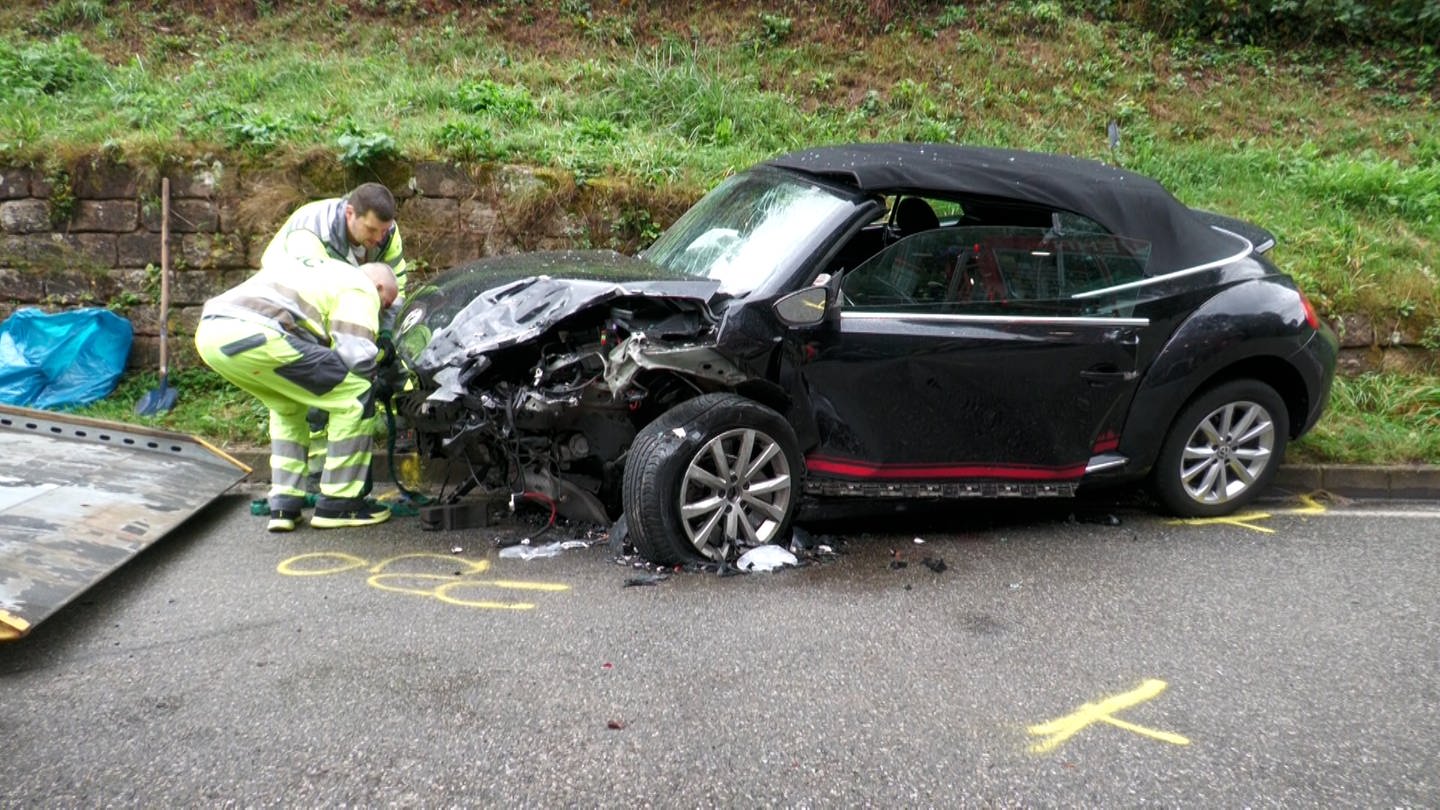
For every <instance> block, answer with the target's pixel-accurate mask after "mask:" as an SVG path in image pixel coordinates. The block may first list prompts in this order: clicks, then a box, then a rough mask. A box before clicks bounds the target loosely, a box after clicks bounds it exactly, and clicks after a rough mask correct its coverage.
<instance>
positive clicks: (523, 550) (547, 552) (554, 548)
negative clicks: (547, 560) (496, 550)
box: [500, 542, 565, 560]
mask: <svg viewBox="0 0 1440 810" xmlns="http://www.w3.org/2000/svg"><path fill="white" fill-rule="evenodd" d="M564 545H565V544H564V543H560V542H556V543H546V544H545V545H543V546H530V545H518V546H507V547H505V548H502V549H500V556H501V558H504V559H520V560H536V559H540V558H542V557H555V556H558V555H559V554H560V552H562V551H564V550H565V549H564Z"/></svg>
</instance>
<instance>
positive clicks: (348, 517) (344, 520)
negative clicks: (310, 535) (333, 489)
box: [310, 498, 390, 529]
mask: <svg viewBox="0 0 1440 810" xmlns="http://www.w3.org/2000/svg"><path fill="white" fill-rule="evenodd" d="M389 519H390V510H389V509H387V508H385V507H384V506H381V505H380V504H374V503H368V502H366V501H365V499H364V498H322V499H321V500H319V501H317V502H316V503H315V514H314V515H313V516H312V517H311V518H310V525H311V526H314V527H315V528H317V529H339V528H343V527H345V526H371V525H374V524H376V523H384V522H385V521H387V520H389Z"/></svg>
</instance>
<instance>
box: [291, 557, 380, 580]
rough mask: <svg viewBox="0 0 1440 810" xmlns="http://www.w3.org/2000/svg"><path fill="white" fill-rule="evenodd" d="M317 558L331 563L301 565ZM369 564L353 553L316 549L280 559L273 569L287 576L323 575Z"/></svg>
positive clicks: (351, 569)
mask: <svg viewBox="0 0 1440 810" xmlns="http://www.w3.org/2000/svg"><path fill="white" fill-rule="evenodd" d="M318 560H331V561H332V564H331V565H329V566H327V567H316V568H308V567H302V566H305V565H307V564H308V563H311V562H315V561H318ZM369 564H370V563H369V560H364V559H361V558H359V557H356V556H355V555H354V554H345V553H343V552H339V551H316V552H313V553H311V554H301V555H298V556H295V557H291V558H290V559H288V560H281V561H280V564H279V565H277V566H275V570H276V571H279V572H280V573H282V574H284V575H285V576H287V577H323V576H326V575H328V574H339V573H342V572H345V571H353V570H354V569H356V568H364V567H365V566H366V565H369Z"/></svg>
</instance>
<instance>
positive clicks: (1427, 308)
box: [0, 0, 1440, 461]
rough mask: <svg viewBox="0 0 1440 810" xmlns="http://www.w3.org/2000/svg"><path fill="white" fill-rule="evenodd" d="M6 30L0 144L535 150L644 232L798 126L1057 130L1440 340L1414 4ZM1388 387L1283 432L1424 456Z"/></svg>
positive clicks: (346, 8)
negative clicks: (1113, 134) (598, 182)
mask: <svg viewBox="0 0 1440 810" xmlns="http://www.w3.org/2000/svg"><path fill="white" fill-rule="evenodd" d="M602 6H605V7H608V8H611V9H612V10H609V11H602V10H600V9H601V7H602ZM0 32H4V33H0V163H17V162H18V163H32V164H34V165H40V166H47V167H49V166H56V167H59V166H63V165H65V159H66V157H67V156H76V155H84V154H92V153H94V152H95V151H97V150H102V149H103V150H104V151H106V152H107V153H110V154H113V155H117V156H122V157H124V158H125V159H127V160H130V161H133V162H140V163H147V162H148V163H151V164H161V163H165V162H170V161H176V160H179V159H182V158H190V157H196V156H202V155H207V154H216V153H220V154H224V155H226V159H227V160H232V161H241V160H243V161H253V162H256V163H263V164H266V165H293V164H295V163H298V162H300V161H301V160H303V159H304V157H305V156H306V155H313V154H314V153H315V152H316V151H317V150H318V151H321V152H325V153H329V154H332V155H334V156H335V157H336V159H338V160H340V161H341V162H343V163H344V164H346V165H347V166H365V165H369V164H372V163H374V162H376V161H381V160H385V159H388V158H392V157H397V156H398V157H403V158H410V159H415V158H430V157H440V158H447V159H453V160H460V161H486V162H489V161H504V162H515V163H526V164H532V165H538V166H549V167H556V168H561V169H564V170H567V171H569V172H570V173H572V174H573V175H574V177H575V179H576V181H577V182H580V183H583V182H587V181H588V180H589V179H591V178H597V177H605V178H608V179H610V180H611V181H613V182H621V183H626V184H628V185H629V187H631V188H632V189H634V190H636V191H635V193H634V194H630V195H627V200H631V202H630V203H627V206H628V207H627V216H628V217H630V218H631V219H632V220H633V222H632V224H633V225H634V226H635V227H636V229H637V230H638V231H640V232H643V233H645V234H653V233H656V232H658V229H659V228H663V227H664V226H665V225H666V224H668V223H667V222H665V221H657V218H656V217H654V216H653V215H652V213H651V212H647V211H645V203H644V200H645V197H644V194H645V193H653V194H654V195H656V196H657V198H658V197H659V196H661V195H665V196H667V197H668V198H669V199H674V198H675V196H676V195H677V193H679V194H681V195H684V194H690V195H695V194H698V193H699V192H700V191H702V190H704V189H705V188H707V187H709V186H710V185H713V184H714V183H715V182H716V181H718V180H719V179H720V178H722V177H723V176H725V175H726V174H728V173H730V172H733V171H735V170H737V169H739V168H742V167H744V166H748V165H750V164H752V163H754V162H756V161H758V160H761V159H763V158H765V157H768V156H771V155H773V154H776V153H778V152H781V151H784V150H788V149H792V148H798V147H801V146H806V145H813V144H817V143H833V142H838V141H847V140H937V141H953V142H966V143H975V144H985V145H999V146H1011V147H1020V148H1031V149H1042V150H1051V151H1060V152H1066V153H1070V154H1076V155H1080V156H1084V157H1091V158H1097V159H1101V160H1106V161H1109V162H1113V163H1118V164H1120V165H1123V166H1126V167H1130V168H1133V169H1135V170H1137V171H1141V172H1143V173H1146V174H1149V175H1152V176H1154V177H1156V178H1157V179H1159V180H1161V181H1162V182H1164V183H1165V184H1166V185H1167V186H1168V187H1169V188H1171V189H1172V190H1173V191H1174V192H1175V193H1176V195H1177V196H1178V197H1180V198H1181V199H1182V200H1184V201H1185V202H1187V203H1189V204H1191V205H1195V206H1199V207H1204V208H1210V209H1214V210H1219V211H1224V212H1226V213H1229V214H1232V215H1235V216H1239V217H1242V218H1245V219H1249V220H1253V221H1255V222H1257V223H1260V224H1262V225H1264V226H1266V227H1267V228H1269V229H1271V230H1273V231H1274V232H1275V233H1276V235H1277V237H1278V239H1279V246H1278V247H1277V248H1276V250H1275V251H1274V253H1273V254H1272V255H1273V257H1274V258H1275V260H1276V261H1277V262H1278V263H1279V264H1281V265H1282V266H1283V267H1284V268H1285V269H1287V270H1288V271H1290V272H1291V273H1292V274H1294V275H1295V276H1296V278H1297V280H1298V281H1299V282H1300V283H1301V285H1302V287H1303V288H1304V289H1305V290H1306V291H1307V292H1308V293H1309V294H1310V296H1311V298H1312V300H1313V301H1314V303H1315V304H1316V306H1317V308H1318V309H1319V310H1320V311H1321V313H1322V314H1323V315H1326V316H1329V317H1332V318H1333V317H1338V316H1341V315H1364V316H1368V317H1369V318H1370V319H1371V320H1372V321H1373V322H1375V323H1377V324H1384V325H1385V327H1386V328H1387V329H1388V328H1392V327H1391V324H1394V326H1393V328H1394V329H1400V330H1404V331H1406V332H1407V333H1409V334H1416V335H1424V336H1427V339H1428V340H1430V341H1431V342H1433V343H1440V338H1435V337H1434V336H1435V335H1440V326H1437V324H1440V284H1437V282H1436V277H1435V274H1436V270H1437V267H1436V259H1435V257H1436V256H1437V255H1440V111H1437V109H1436V107H1437V104H1436V102H1437V100H1440V50H1437V49H1436V47H1435V45H1434V43H1435V42H1436V41H1440V7H1437V6H1436V4H1435V3H1434V2H1433V0H1384V2H1382V1H1381V0H1306V2H1293V1H1292V0H1274V1H1273V2H1265V3H1257V2H1248V1H1247V0H1145V1H1144V2H1134V1H1133V0H1083V2H1081V3H1076V4H1071V3H1059V2H1054V1H1053V0H1019V1H1017V2H990V1H989V0H976V2H965V3H943V2H920V1H919V0H836V2H834V3H831V4H828V5H827V4H818V5H817V4H808V3H799V2H795V1H794V0H777V1H776V2H770V3H756V4H754V5H750V6H747V5H745V4H732V3H713V2H712V3H705V4H700V5H694V6H689V7H686V6H682V5H677V4H670V3H660V2H658V1H653V0H652V2H643V1H642V2H638V3H627V4H621V5H618V6H609V5H608V4H596V3H588V2H582V1H581V0H501V1H500V2H495V3H487V4H474V3H459V2H444V1H443V0H440V1H438V2H424V3H421V2H415V0H296V2H290V3H283V4H282V3H275V2H268V1H266V2H261V1H259V0H257V1H255V2H235V1H234V0H229V1H226V0H222V2H219V3H211V4H205V5H200V4H195V3H190V2H180V3H155V2H148V1H146V0H113V1H112V2H99V1H98V0H61V2H51V3H40V2H36V1H35V0H22V2H19V3H16V4H11V6H9V7H7V8H6V9H4V10H0ZM1112 121H1113V122H1115V123H1116V124H1117V125H1118V127H1119V141H1118V143H1117V144H1115V145H1114V147H1113V148H1112V146H1111V144H1110V143H1109V139H1108V137H1107V128H1108V125H1109V124H1110V122H1112ZM660 210H671V209H669V208H662V207H659V206H651V211H652V212H653V211H660ZM1378 379H1380V380H1383V382H1376V381H1371V380H1368V379H1365V380H1352V381H1345V382H1342V383H1341V384H1340V385H1339V387H1338V388H1337V391H1336V398H1335V402H1336V405H1335V409H1334V411H1333V412H1332V417H1331V418H1329V419H1327V420H1326V423H1325V425H1323V426H1322V429H1321V430H1320V431H1319V432H1318V433H1317V435H1316V436H1315V437H1314V438H1312V439H1309V440H1307V441H1306V442H1304V443H1302V445H1301V446H1299V447H1297V449H1296V450H1297V453H1303V454H1310V455H1314V456H1323V457H1327V458H1335V459H1338V460H1346V461H1364V460H1383V459H1385V458H1392V459H1396V460H1399V459H1415V458H1417V457H1418V458H1424V459H1428V460H1431V461H1437V460H1440V449H1437V448H1436V447H1435V441H1433V439H1431V438H1430V437H1431V436H1433V434H1434V433H1435V432H1436V430H1435V429H1436V427H1437V418H1436V414H1435V408H1434V399H1433V393H1432V394H1430V395H1428V396H1429V399H1426V398H1425V397H1426V395H1424V394H1413V395H1412V394H1410V393H1407V392H1415V391H1419V392H1424V391H1426V390H1429V391H1432V392H1433V390H1434V388H1435V383H1434V381H1433V380H1431V381H1429V382H1427V381H1426V379H1425V378H1401V377H1394V378H1390V377H1385V378H1378ZM139 390H140V391H141V392H143V390H146V389H145V387H144V386H143V385H142V386H141V387H140V389H139ZM201 390H215V389H214V388H213V387H211V388H207V387H205V386H202V387H201ZM1382 390H1383V391H1384V392H1385V395H1384V396H1380V395H1379V393H1380V392H1381V391H1382ZM1364 392H1369V393H1364ZM1362 393H1364V395H1362ZM1405 402H1408V403H1410V404H1408V405H1407V404H1399V403H1405ZM1426 402H1428V403H1429V405H1428V406H1427V405H1425V404H1424V403H1426ZM1375 420H1379V422H1381V423H1383V424H1384V425H1387V426H1389V427H1390V428H1393V432H1391V433H1390V434H1389V435H1391V436H1393V437H1394V440H1393V441H1389V440H1383V439H1381V438H1378V437H1377V438H1375V439H1373V440H1372V439H1370V438H1368V437H1367V433H1368V432H1369V431H1374V430H1378V429H1379V428H1378V427H1377V425H1376V421H1375ZM202 432H203V431H202ZM1342 434H1343V435H1342ZM1407 437H1412V438H1407Z"/></svg>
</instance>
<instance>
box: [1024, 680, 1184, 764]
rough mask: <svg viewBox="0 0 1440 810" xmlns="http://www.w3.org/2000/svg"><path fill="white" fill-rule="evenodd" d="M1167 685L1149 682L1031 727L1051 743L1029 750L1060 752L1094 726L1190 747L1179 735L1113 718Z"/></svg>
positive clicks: (1035, 732) (1033, 746) (1153, 681)
mask: <svg viewBox="0 0 1440 810" xmlns="http://www.w3.org/2000/svg"><path fill="white" fill-rule="evenodd" d="M1165 687H1166V683H1165V682H1164V681H1161V680H1156V679H1154V678H1150V679H1148V680H1146V681H1145V682H1143V683H1141V684H1140V685H1139V686H1137V687H1135V688H1134V689H1131V690H1130V691H1129V692H1123V693H1121V694H1118V695H1112V696H1111V697H1108V698H1105V699H1104V700H1102V701H1100V702H1099V703H1086V704H1084V705H1082V706H1081V707H1080V708H1079V709H1076V710H1075V711H1074V712H1071V713H1070V714H1067V715H1065V716H1064V717H1059V718H1056V719H1054V720H1051V721H1049V722H1045V723H1037V724H1035V725H1033V726H1030V728H1029V731H1030V733H1031V734H1034V735H1036V736H1048V737H1049V739H1045V740H1042V741H1040V742H1038V743H1036V744H1034V745H1032V746H1030V750H1031V751H1032V752H1034V753H1036V754H1044V753H1048V752H1050V751H1054V750H1055V749H1056V748H1059V747H1060V746H1061V744H1063V743H1064V742H1065V741H1066V740H1068V739H1070V738H1071V737H1073V736H1075V735H1076V734H1077V733H1079V732H1080V730H1081V729H1083V728H1085V727H1086V726H1089V725H1091V724H1093V723H1108V724H1110V725H1112V726H1115V727H1116V728H1123V729H1125V730H1126V731H1133V732H1135V733H1136V734H1139V735H1141V736H1144V737H1149V738H1151V739H1154V740H1160V741H1162V742H1168V743H1172V744H1174V745H1189V744H1190V740H1188V739H1186V738H1185V737H1182V736H1180V735H1179V734H1174V733H1172V732H1169V731H1160V730H1159V729H1153V728H1146V727H1145V726H1140V725H1136V724H1134V723H1130V722H1127V721H1125V720H1121V719H1119V718H1117V717H1112V716H1111V715H1112V714H1114V713H1115V712H1118V711H1122V710H1124V709H1128V708H1131V707H1132V706H1136V705H1138V704H1140V703H1144V702H1145V701H1147V700H1150V699H1151V698H1153V697H1155V696H1156V695H1158V694H1160V693H1161V692H1163V691H1165Z"/></svg>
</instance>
